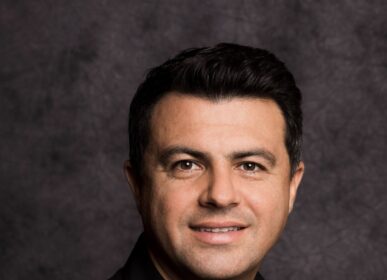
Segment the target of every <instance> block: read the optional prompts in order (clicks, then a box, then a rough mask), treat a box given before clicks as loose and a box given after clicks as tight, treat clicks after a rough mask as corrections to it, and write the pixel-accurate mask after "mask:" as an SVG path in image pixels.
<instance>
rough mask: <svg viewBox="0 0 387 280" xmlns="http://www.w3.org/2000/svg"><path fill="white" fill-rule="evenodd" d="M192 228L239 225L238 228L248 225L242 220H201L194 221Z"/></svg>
mask: <svg viewBox="0 0 387 280" xmlns="http://www.w3.org/2000/svg"><path fill="white" fill-rule="evenodd" d="M190 227H191V228H194V229H195V228H226V227H238V228H246V227H247V225H246V224H245V223H241V222H235V221H224V222H219V221H205V222H199V223H194V224H191V225H190Z"/></svg>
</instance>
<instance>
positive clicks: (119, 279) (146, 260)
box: [109, 235, 264, 280]
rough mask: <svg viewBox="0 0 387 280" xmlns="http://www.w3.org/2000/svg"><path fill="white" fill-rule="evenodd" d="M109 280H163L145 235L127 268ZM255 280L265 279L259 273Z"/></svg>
mask: <svg viewBox="0 0 387 280" xmlns="http://www.w3.org/2000/svg"><path fill="white" fill-rule="evenodd" d="M109 280H163V277H161V275H160V274H159V272H158V271H157V269H156V268H155V266H154V265H153V263H152V261H151V259H150V257H149V255H148V250H147V248H146V244H145V238H144V236H143V235H141V236H140V238H139V239H138V241H137V243H136V245H135V246H134V249H133V251H132V253H131V254H130V257H129V259H128V261H127V262H126V264H125V266H124V267H123V268H121V269H120V270H119V271H117V273H116V274H114V275H113V276H112V277H111V278H109ZM255 280H264V279H263V277H262V276H261V274H259V273H257V275H256V276H255Z"/></svg>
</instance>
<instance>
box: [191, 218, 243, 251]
mask: <svg viewBox="0 0 387 280" xmlns="http://www.w3.org/2000/svg"><path fill="white" fill-rule="evenodd" d="M247 227H248V226H246V225H244V224H241V223H237V222H224V223H218V222H216V223H213V222H205V223H200V224H195V225H193V226H190V228H191V230H192V233H193V236H195V238H196V239H197V240H198V241H200V242H201V243H204V244H207V245H231V244H236V243H237V242H239V241H240V240H241V238H243V236H245V235H246V228H247Z"/></svg>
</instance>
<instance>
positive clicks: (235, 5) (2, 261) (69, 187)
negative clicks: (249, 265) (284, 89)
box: [0, 0, 387, 280]
mask: <svg viewBox="0 0 387 280" xmlns="http://www.w3.org/2000/svg"><path fill="white" fill-rule="evenodd" d="M224 41H225V42H235V43H240V44H247V45H251V46H256V47H261V48H267V49H269V50H271V51H273V52H274V53H275V54H276V55H277V56H278V57H279V58H280V59H282V60H283V61H285V62H286V64H287V66H288V67H289V68H290V70H291V71H292V72H293V73H294V75H295V78H296V80H297V82H298V85H299V87H300V89H301V90H302V92H303V94H304V103H303V109H304V116H305V121H304V160H305V162H306V174H305V177H304V180H303V182H302V185H301V188H300V191H299V195H298V199H297V202H296V205H295V209H294V211H293V213H292V214H291V217H290V219H289V223H288V226H287V228H286V230H285V232H284V235H283V236H282V238H281V240H280V242H279V243H278V244H277V245H276V246H275V248H274V249H273V251H272V252H271V253H270V254H269V256H268V257H267V258H266V260H265V262H264V264H263V267H262V273H263V275H264V276H265V278H266V279H269V280H270V279H274V280H275V279H297V280H302V279H305V280H307V279H332V280H342V279H373V280H375V279H386V277H387V269H386V267H387V222H386V216H387V190H386V182H387V180H386V179H387V171H386V158H387V147H386V141H387V137H386V127H387V125H386V122H387V113H386V106H387V97H386V90H387V2H386V1H287V0H277V1H210V0H202V1H182V0H179V1H178V0H169V1H140V0H137V1H103V0H98V1H91V0H83V1H8V0H3V1H1V3H0V91H1V92H0V93H1V95H0V137H1V145H0V155H1V162H0V168H1V169H0V172H1V173H0V176H1V177H0V279H20V280H24V279H29V280H35V279H66V280H68V279H72V280H85V279H97V280H105V279H107V278H108V277H109V276H110V275H111V274H112V273H113V272H115V271H116V270H117V269H118V268H119V267H121V266H122V265H123V264H124V262H125V261H126V258H127V257H128V254H129V252H130V250H131V248H132V246H133V245H134V242H135V241H136V239H137V237H138V235H139V233H140V232H141V223H140V220H139V216H138V214H137V212H136V207H135V204H134V203H133V199H132V197H131V194H130V191H129V188H128V187H127V184H126V182H125V179H124V175H123V172H122V164H123V161H124V160H125V159H127V154H128V147H127V138H128V137H127V133H126V127H127V113H128V107H129V103H130V100H131V98H132V96H133V94H134V92H135V89H136V87H137V86H138V84H139V83H140V81H142V79H143V78H144V74H145V73H146V70H147V69H149V68H150V67H152V66H155V65H157V64H160V63H162V62H163V61H165V60H166V59H167V58H169V57H171V56H173V55H175V54H176V52H177V51H179V50H181V49H184V48H187V47H194V46H211V45H214V44H215V43H217V42H224Z"/></svg>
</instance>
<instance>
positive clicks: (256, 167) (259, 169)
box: [238, 161, 267, 173]
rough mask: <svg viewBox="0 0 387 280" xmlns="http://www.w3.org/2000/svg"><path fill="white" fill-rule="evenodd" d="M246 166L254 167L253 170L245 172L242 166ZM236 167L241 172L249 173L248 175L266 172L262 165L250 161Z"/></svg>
mask: <svg viewBox="0 0 387 280" xmlns="http://www.w3.org/2000/svg"><path fill="white" fill-rule="evenodd" d="M247 164H251V165H253V166H254V170H245V169H243V166H245V165H247ZM238 167H239V168H240V169H242V170H243V171H245V172H249V173H255V172H259V171H266V170H267V169H266V168H265V167H264V166H263V165H262V164H259V163H256V162H252V161H246V162H242V163H241V164H239V166H238Z"/></svg>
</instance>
